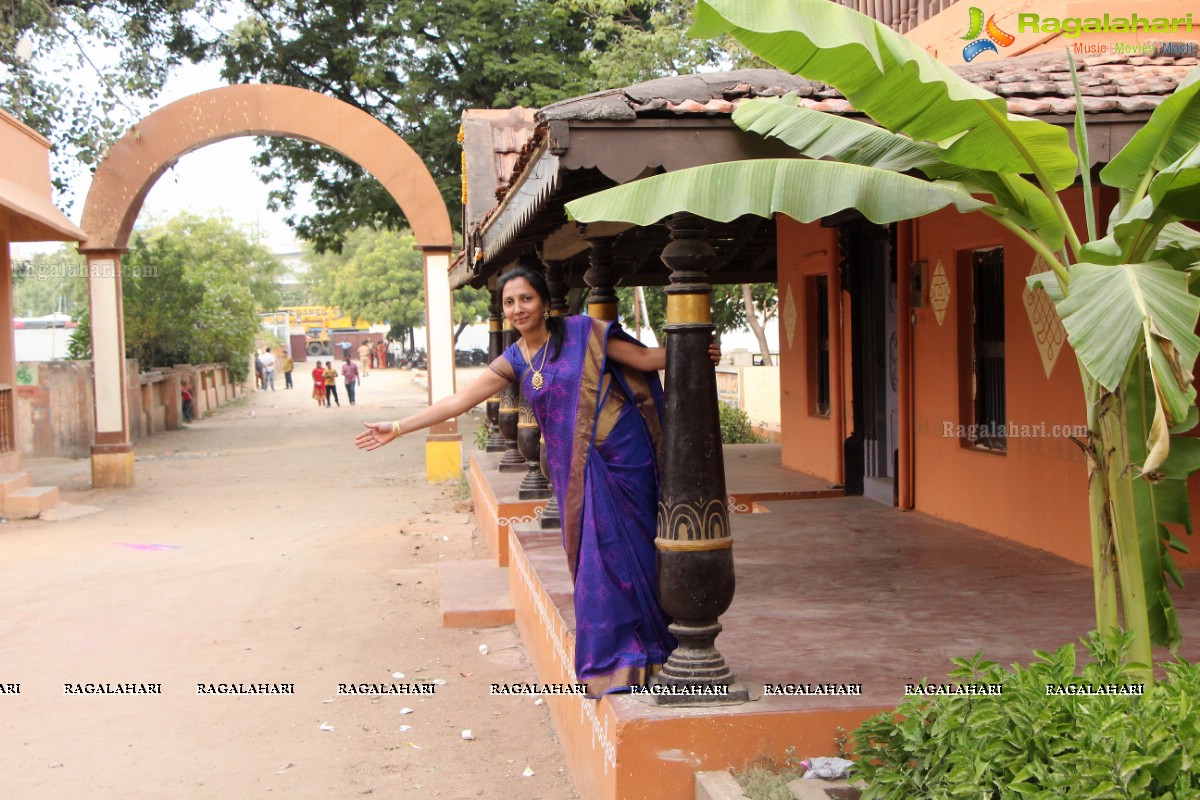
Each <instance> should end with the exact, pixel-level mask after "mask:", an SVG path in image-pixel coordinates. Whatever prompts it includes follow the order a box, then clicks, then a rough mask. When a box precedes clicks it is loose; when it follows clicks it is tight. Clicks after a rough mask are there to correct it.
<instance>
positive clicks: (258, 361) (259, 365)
mask: <svg viewBox="0 0 1200 800" xmlns="http://www.w3.org/2000/svg"><path fill="white" fill-rule="evenodd" d="M254 388H255V389H261V388H263V362H262V355H261V354H260V353H259V352H258V350H255V351H254Z"/></svg>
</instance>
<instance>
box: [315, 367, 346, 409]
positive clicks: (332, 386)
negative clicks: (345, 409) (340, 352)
mask: <svg viewBox="0 0 1200 800" xmlns="http://www.w3.org/2000/svg"><path fill="white" fill-rule="evenodd" d="M317 363H318V364H319V363H320V362H317ZM330 398H332V399H333V402H334V403H337V406H338V408H341V407H342V401H341V400H339V399H338V393H337V370H335V369H334V368H333V362H332V361H326V362H325V406H326V407H327V408H328V407H330V406H331V405H332V404H331V403H330V402H329V400H330Z"/></svg>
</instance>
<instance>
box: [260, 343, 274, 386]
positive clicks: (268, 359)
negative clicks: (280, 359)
mask: <svg viewBox="0 0 1200 800" xmlns="http://www.w3.org/2000/svg"><path fill="white" fill-rule="evenodd" d="M268 384H270V386H271V391H272V392H273V391H275V356H274V355H273V354H272V353H271V351H270V350H269V349H268V350H264V351H263V355H262V385H263V391H264V392H265V391H266V390H267V385H268Z"/></svg>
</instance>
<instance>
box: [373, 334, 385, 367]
mask: <svg viewBox="0 0 1200 800" xmlns="http://www.w3.org/2000/svg"><path fill="white" fill-rule="evenodd" d="M386 363H387V345H386V344H384V343H383V340H382V339H381V340H380V341H378V342H376V343H375V363H374V364H373V365H372V366H375V367H379V368H380V369H383V365H384V364H386Z"/></svg>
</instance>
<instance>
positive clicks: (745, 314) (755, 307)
mask: <svg viewBox="0 0 1200 800" xmlns="http://www.w3.org/2000/svg"><path fill="white" fill-rule="evenodd" d="M712 303H713V322H714V323H716V325H717V333H718V335H719V334H722V333H724V332H726V331H731V330H736V329H738V328H742V327H748V328H750V330H751V331H753V332H754V337H755V338H756V339H758V351H759V353H761V354H762V357H763V364H765V365H766V366H768V367H769V366H771V364H772V360H771V347H770V345H768V344H767V335H766V332H765V331H764V330H763V326H764V325H766V324H767V323H768V322H770V321H771V319H772V318H773V317H774V316H775V314H776V311H777V310H778V307H779V288H778V287H777V286H776V285H775V284H773V283H755V284H750V283H741V284H724V285H720V286H714V287H713V296H712Z"/></svg>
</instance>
